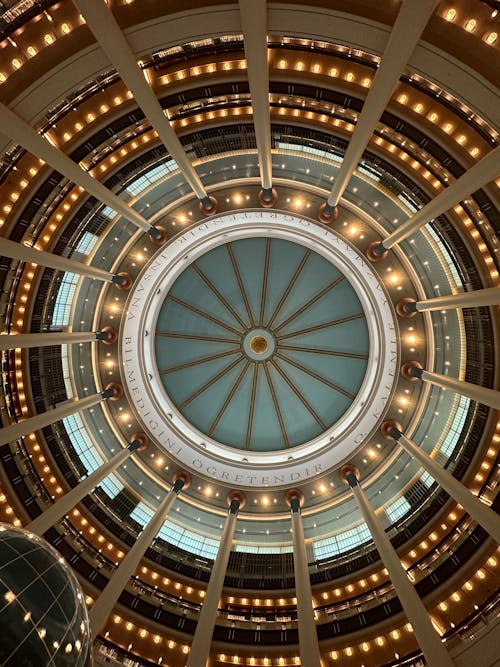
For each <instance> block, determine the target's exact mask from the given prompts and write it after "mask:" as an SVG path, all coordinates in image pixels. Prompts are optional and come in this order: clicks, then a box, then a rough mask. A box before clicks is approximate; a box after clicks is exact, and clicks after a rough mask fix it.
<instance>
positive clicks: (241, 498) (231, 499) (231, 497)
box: [226, 490, 247, 514]
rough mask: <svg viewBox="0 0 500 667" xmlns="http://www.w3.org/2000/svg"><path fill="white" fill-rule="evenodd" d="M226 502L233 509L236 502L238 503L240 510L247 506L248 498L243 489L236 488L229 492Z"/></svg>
mask: <svg viewBox="0 0 500 667" xmlns="http://www.w3.org/2000/svg"><path fill="white" fill-rule="evenodd" d="M226 502H227V504H228V505H229V508H230V509H231V511H232V508H233V507H234V503H238V507H237V508H236V511H238V510H240V509H243V508H244V507H245V505H246V502H247V499H246V496H245V494H244V493H242V492H241V491H236V490H234V491H230V492H229V493H228V494H227V497H226ZM233 514H234V512H233Z"/></svg>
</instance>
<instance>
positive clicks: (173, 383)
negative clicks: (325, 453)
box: [155, 237, 370, 452]
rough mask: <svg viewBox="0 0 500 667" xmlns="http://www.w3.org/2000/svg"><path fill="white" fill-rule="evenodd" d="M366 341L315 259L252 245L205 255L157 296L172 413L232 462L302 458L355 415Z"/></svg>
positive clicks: (159, 359) (336, 284)
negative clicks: (243, 453) (238, 456)
mask: <svg viewBox="0 0 500 667" xmlns="http://www.w3.org/2000/svg"><path fill="white" fill-rule="evenodd" d="M369 346H370V341H369V333H368V326H367V322H366V318H365V313H364V310H363V307H362V305H361V302H360V300H359V298H358V296H357V294H356V291H355V290H354V288H353V286H352V285H351V283H350V282H349V280H348V279H347V277H346V276H345V275H344V274H343V273H342V272H341V271H340V270H339V269H338V268H337V267H336V266H335V265H333V264H332V263H330V262H329V261H328V260H327V259H325V257H323V256H322V255H320V254H319V253H316V252H315V251H314V250H312V249H311V248H306V247H304V246H302V245H300V244H298V243H294V242H292V241H288V240H285V239H279V238H266V237H253V238H245V239H238V240H234V241H232V242H230V243H225V244H224V245H220V246H218V247H216V248H212V249H211V250H209V251H208V252H206V253H205V254H203V255H201V256H200V257H198V258H197V259H195V260H194V261H193V262H192V263H190V264H189V265H188V266H186V268H185V269H184V270H183V272H182V273H181V274H180V275H179V276H178V277H177V279H176V280H175V282H174V283H173V284H172V286H171V287H170V289H169V290H168V293H167V294H165V295H164V301H163V305H162V306H161V308H160V310H159V314H158V319H157V322H156V340H155V353H156V363H157V367H158V372H159V375H160V378H161V381H162V384H163V387H164V389H165V391H166V393H167V395H168V397H169V399H170V400H171V401H172V403H173V404H174V405H175V407H176V408H177V410H178V411H179V412H180V413H181V414H182V415H183V417H184V418H185V419H187V420H188V421H189V422H190V423H191V424H192V425H193V426H194V427H195V428H196V429H198V430H199V431H201V433H203V434H205V436H208V437H209V438H212V439H213V440H216V441H218V442H220V443H222V444H224V445H228V446H230V447H235V448H237V449H239V450H251V451H255V452H272V451H279V450H283V449H287V448H291V447H297V446H299V445H302V444H304V443H306V442H309V441H311V440H313V439H314V438H316V437H318V436H319V435H321V434H322V433H324V432H325V431H327V430H328V429H329V428H331V427H332V425H334V424H335V423H336V422H337V421H338V420H339V419H340V418H341V417H342V416H343V415H344V414H345V413H346V412H347V411H348V410H349V408H350V407H351V405H352V403H353V402H354V400H355V398H356V395H357V393H358V391H359V389H360V387H361V385H362V383H363V379H364V377H365V372H366V368H367V364H368V354H369Z"/></svg>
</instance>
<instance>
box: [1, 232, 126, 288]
mask: <svg viewBox="0 0 500 667" xmlns="http://www.w3.org/2000/svg"><path fill="white" fill-rule="evenodd" d="M0 254H1V255H2V256H3V257H10V259H17V260H19V261H20V262H31V263H32V264H39V265H40V266H46V267H48V268H49V269H56V271H70V272H71V273H76V274H78V275H80V276H86V277H87V278H94V279H95V280H102V281H103V282H111V283H116V284H117V285H119V286H120V287H124V288H125V287H126V285H128V286H130V282H131V281H130V278H129V277H128V276H127V275H126V274H125V273H120V274H119V275H115V274H113V273H108V272H107V271H104V270H103V269H98V268H97V267H96V266H91V265H90V264H82V262H77V261H75V260H74V259H68V258H67V257H61V256H60V255H54V254H53V253H51V252H47V251H45V250H37V249H36V248H33V247H32V246H28V245H24V244H23V243H16V242H15V241H11V240H10V239H0Z"/></svg>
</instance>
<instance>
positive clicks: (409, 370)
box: [401, 361, 424, 382]
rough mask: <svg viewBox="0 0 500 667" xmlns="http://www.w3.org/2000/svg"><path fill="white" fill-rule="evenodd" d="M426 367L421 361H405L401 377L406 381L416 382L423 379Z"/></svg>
mask: <svg viewBox="0 0 500 667" xmlns="http://www.w3.org/2000/svg"><path fill="white" fill-rule="evenodd" d="M423 370H424V367H423V366H422V364H421V363H420V362H419V361H405V363H404V364H403V365H402V366H401V375H402V376H403V377H404V379H405V380H409V381H410V382H416V381H417V380H420V379H421V378H422V372H423Z"/></svg>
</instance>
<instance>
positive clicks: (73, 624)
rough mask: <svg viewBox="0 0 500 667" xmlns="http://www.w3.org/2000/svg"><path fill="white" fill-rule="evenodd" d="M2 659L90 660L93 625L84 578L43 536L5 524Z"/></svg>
mask: <svg viewBox="0 0 500 667" xmlns="http://www.w3.org/2000/svg"><path fill="white" fill-rule="evenodd" d="M0 625H1V627H2V640H1V641H0V663H1V664H2V665H5V666H6V667H8V666H11V667H17V666H18V665H23V666H24V667H41V666H42V665H57V666H58V667H82V666H83V665H86V664H89V663H88V660H89V657H88V653H89V648H90V630H89V622H88V616H87V607H86V605H85V598H84V595H83V593H82V589H81V587H80V584H79V583H78V581H77V579H76V577H75V575H74V574H73V572H72V570H71V568H70V567H69V565H67V564H66V562H65V561H64V559H63V558H61V556H60V554H58V553H57V551H56V550H55V549H54V548H53V547H51V546H50V545H49V544H47V542H46V541H45V540H44V539H42V538H41V537H37V536H35V535H33V534H31V533H28V532H27V531H24V530H21V529H19V528H14V527H13V526H8V525H6V524H0Z"/></svg>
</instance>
